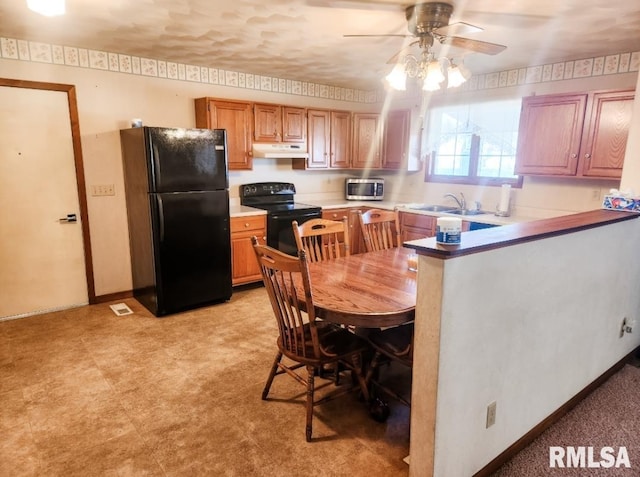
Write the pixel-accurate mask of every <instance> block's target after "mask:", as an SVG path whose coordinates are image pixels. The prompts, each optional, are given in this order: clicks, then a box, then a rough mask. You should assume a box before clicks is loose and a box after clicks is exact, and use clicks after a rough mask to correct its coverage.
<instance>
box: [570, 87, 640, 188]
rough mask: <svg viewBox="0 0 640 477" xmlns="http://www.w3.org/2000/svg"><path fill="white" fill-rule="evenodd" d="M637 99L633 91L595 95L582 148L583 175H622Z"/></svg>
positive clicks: (617, 176)
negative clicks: (634, 102)
mask: <svg viewBox="0 0 640 477" xmlns="http://www.w3.org/2000/svg"><path fill="white" fill-rule="evenodd" d="M634 98H635V94H634V92H633V91H616V92H599V93H594V94H593V96H592V99H591V110H590V118H589V126H588V129H587V130H586V132H585V134H584V135H583V140H582V147H581V148H580V153H581V155H582V157H581V160H582V164H583V165H582V175H583V176H586V177H615V178H619V177H621V175H622V166H623V164H624V156H625V153H626V150H627V137H628V136H629V127H630V125H631V115H632V113H633V101H634Z"/></svg>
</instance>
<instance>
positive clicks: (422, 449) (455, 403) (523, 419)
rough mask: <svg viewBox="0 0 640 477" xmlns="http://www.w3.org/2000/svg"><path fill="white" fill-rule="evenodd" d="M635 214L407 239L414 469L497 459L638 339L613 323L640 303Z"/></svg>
mask: <svg viewBox="0 0 640 477" xmlns="http://www.w3.org/2000/svg"><path fill="white" fill-rule="evenodd" d="M637 218H638V215H637V214H635V213H631V212H622V211H612V210H594V211H590V212H583V213H578V214H573V215H569V216H564V217H556V218H551V219H544V220H539V221H534V222H527V223H518V224H513V225H507V226H504V227H500V228H493V229H488V230H480V231H476V232H473V233H467V234H463V237H462V243H461V244H460V245H459V246H443V245H439V244H437V243H436V241H435V238H428V239H422V240H415V241H410V242H407V243H405V246H407V247H410V248H413V249H415V250H416V251H417V252H418V254H419V265H418V293H417V304H416V327H415V351H414V370H413V376H414V379H413V390H412V410H411V465H410V475H411V476H412V477H424V476H438V477H440V476H450V475H469V476H471V475H474V474H476V473H477V472H479V471H481V470H482V469H483V468H485V467H487V466H490V464H491V463H492V461H494V459H495V461H494V462H497V461H498V460H499V456H500V455H501V454H502V453H503V452H505V450H507V449H509V447H510V446H512V445H513V444H514V443H516V442H517V441H518V440H519V439H521V438H522V437H523V436H525V435H526V434H527V433H528V432H530V431H531V430H532V429H534V428H535V427H536V426H538V425H539V424H540V423H541V422H542V421H544V420H545V419H546V418H548V417H549V416H550V415H551V414H553V413H554V412H555V411H556V410H558V409H559V408H561V407H562V406H563V405H565V403H567V402H568V401H570V400H571V399H572V398H573V397H574V396H576V395H577V394H578V393H580V392H581V391H582V390H583V389H585V388H586V387H588V386H589V385H590V384H591V383H592V382H594V381H596V380H597V379H598V378H599V377H600V376H601V375H603V374H604V373H606V372H607V371H608V370H610V369H611V368H613V367H614V366H616V364H618V363H620V361H621V360H623V359H624V358H625V357H626V356H627V355H628V354H629V353H631V352H632V351H633V350H634V349H635V348H636V347H637V346H638V345H639V344H640V343H639V340H638V338H637V334H627V333H621V324H622V321H623V319H625V318H626V319H627V320H630V321H632V322H634V321H637V320H638V316H637V315H638V313H639V310H640V294H638V293H637V290H639V289H640V257H638V254H637V251H636V250H635V249H636V246H635V244H636V243H637V241H638V240H640V222H638V221H637V220H635V219H637ZM577 363H579V365H578V366H576V364H577ZM490 405H495V407H496V418H495V424H493V425H490V426H487V425H486V424H487V409H488V407H490ZM493 470H495V468H493ZM480 475H485V474H480Z"/></svg>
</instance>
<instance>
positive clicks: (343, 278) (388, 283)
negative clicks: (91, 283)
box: [309, 247, 417, 328]
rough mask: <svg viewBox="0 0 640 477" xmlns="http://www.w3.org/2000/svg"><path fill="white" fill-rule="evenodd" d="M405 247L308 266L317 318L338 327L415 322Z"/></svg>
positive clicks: (413, 285) (413, 292) (412, 282)
mask: <svg viewBox="0 0 640 477" xmlns="http://www.w3.org/2000/svg"><path fill="white" fill-rule="evenodd" d="M412 252H413V251H412V250H410V249H406V248H403V247H400V248H393V249H388V250H379V251H376V252H367V253H360V254H355V255H350V256H349V257H341V258H338V259H335V260H329V261H325V262H315V263H309V275H310V280H311V292H312V294H313V302H314V304H315V308H316V315H317V317H318V318H321V319H323V320H325V321H330V322H333V323H339V324H342V325H349V326H356V327H363V328H383V327H388V326H397V325H401V324H404V323H408V322H410V321H413V319H414V317H415V309H416V279H417V276H416V275H417V273H416V272H415V271H411V270H409V266H408V262H409V255H411V254H412Z"/></svg>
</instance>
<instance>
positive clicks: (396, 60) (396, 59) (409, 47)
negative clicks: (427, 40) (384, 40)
mask: <svg viewBox="0 0 640 477" xmlns="http://www.w3.org/2000/svg"><path fill="white" fill-rule="evenodd" d="M418 43H420V40H416V41H412V42H411V43H409V44H408V45H407V46H405V47H404V48H402V49H401V50H400V51H399V52H398V53H396V54H395V55H393V56H392V57H391V58H389V60H388V61H387V64H388V65H391V64H395V63H397V62H398V59H400V56H402V55H404V54H406V53H407V51H408V50H410V49H411V47H413V45H417V44H418Z"/></svg>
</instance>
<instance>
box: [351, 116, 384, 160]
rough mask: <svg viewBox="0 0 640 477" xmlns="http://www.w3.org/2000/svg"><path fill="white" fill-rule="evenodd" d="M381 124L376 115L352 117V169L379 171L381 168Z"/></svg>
mask: <svg viewBox="0 0 640 477" xmlns="http://www.w3.org/2000/svg"><path fill="white" fill-rule="evenodd" d="M382 143H383V135H382V122H381V118H380V114H378V113H355V114H354V115H353V154H352V156H351V167H352V168H353V169H380V168H381V167H382Z"/></svg>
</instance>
